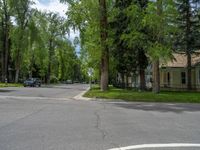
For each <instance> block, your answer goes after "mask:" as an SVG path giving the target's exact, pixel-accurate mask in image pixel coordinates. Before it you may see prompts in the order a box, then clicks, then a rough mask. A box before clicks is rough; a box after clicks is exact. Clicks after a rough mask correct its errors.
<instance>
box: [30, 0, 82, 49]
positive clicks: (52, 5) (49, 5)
mask: <svg viewBox="0 0 200 150" xmlns="http://www.w3.org/2000/svg"><path fill="white" fill-rule="evenodd" d="M34 3H35V4H34V5H33V6H32V8H36V9H38V10H40V11H43V12H56V13H59V14H60V16H62V17H65V18H67V16H66V14H65V13H66V12H67V9H68V6H67V4H62V3H60V2H59V0H49V2H46V3H41V2H40V1H39V0H34ZM79 34H80V33H79V31H77V30H76V31H75V32H74V31H73V30H72V29H70V36H68V38H69V40H70V41H72V43H73V40H74V39H75V37H79V36H80V35H79ZM76 50H77V51H80V47H79V46H77V47H76Z"/></svg>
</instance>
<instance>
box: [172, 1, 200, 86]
mask: <svg viewBox="0 0 200 150" xmlns="http://www.w3.org/2000/svg"><path fill="white" fill-rule="evenodd" d="M176 4H177V9H178V12H179V15H178V18H177V21H178V22H177V25H178V27H179V29H180V32H179V34H178V37H177V42H176V43H175V44H176V45H177V46H176V48H177V49H178V50H179V51H185V53H186V55H187V88H188V90H191V89H192V83H191V82H192V81H191V78H192V63H191V62H192V60H191V59H192V58H191V54H192V53H194V52H195V50H197V49H199V48H200V31H199V28H200V18H199V14H198V11H199V9H200V7H199V4H200V2H199V1H198V0H176Z"/></svg>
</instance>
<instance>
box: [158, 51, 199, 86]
mask: <svg viewBox="0 0 200 150" xmlns="http://www.w3.org/2000/svg"><path fill="white" fill-rule="evenodd" d="M173 56H174V59H173V60H172V61H169V62H167V63H166V64H163V65H162V66H161V68H160V85H161V87H165V88H178V89H186V88H187V56H186V55H185V53H174V54H173ZM192 88H193V89H199V90H200V55H199V54H198V55H197V54H192Z"/></svg>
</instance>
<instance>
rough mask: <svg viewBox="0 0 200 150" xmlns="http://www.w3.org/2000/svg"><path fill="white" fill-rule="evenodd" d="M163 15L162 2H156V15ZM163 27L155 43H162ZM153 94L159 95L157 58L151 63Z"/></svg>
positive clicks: (160, 0)
mask: <svg viewBox="0 0 200 150" xmlns="http://www.w3.org/2000/svg"><path fill="white" fill-rule="evenodd" d="M162 13H163V0H157V15H158V16H159V17H161V16H162ZM162 28H163V26H162V23H161V25H160V29H159V32H158V33H157V41H158V42H159V43H162V42H163V30H162ZM152 67H153V93H156V94H157V93H160V68H159V58H156V60H154V61H153V64H152Z"/></svg>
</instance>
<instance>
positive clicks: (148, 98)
mask: <svg viewBox="0 0 200 150" xmlns="http://www.w3.org/2000/svg"><path fill="white" fill-rule="evenodd" d="M84 96H85V97H89V98H104V99H111V100H113V99H114V100H117V99H120V100H125V101H133V102H170V103H200V92H174V91H173V92H167V91H162V92H161V93H160V94H154V93H152V92H138V91H135V90H125V89H119V88H114V87H110V88H109V90H108V91H106V92H102V91H101V90H100V88H99V87H94V88H92V89H91V90H90V91H88V92H87V93H85V95H84Z"/></svg>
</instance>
